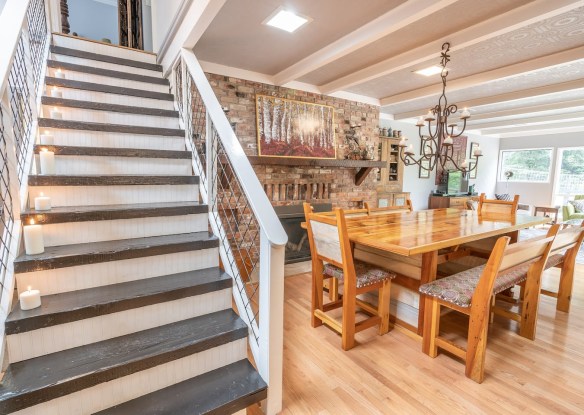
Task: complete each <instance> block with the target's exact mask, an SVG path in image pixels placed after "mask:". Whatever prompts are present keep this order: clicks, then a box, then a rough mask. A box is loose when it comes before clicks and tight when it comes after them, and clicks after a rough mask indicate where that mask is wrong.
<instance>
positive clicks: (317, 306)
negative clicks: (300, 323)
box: [310, 264, 323, 327]
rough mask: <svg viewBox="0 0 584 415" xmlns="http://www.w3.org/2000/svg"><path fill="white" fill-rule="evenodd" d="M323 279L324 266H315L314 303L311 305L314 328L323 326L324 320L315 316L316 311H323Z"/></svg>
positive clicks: (313, 282)
mask: <svg viewBox="0 0 584 415" xmlns="http://www.w3.org/2000/svg"><path fill="white" fill-rule="evenodd" d="M322 283H323V277H322V264H320V266H318V264H317V265H316V266H314V265H313V270H312V303H311V310H310V311H311V313H310V322H311V324H312V327H319V326H322V320H321V319H319V318H318V317H316V316H315V315H314V311H315V310H323V300H322V296H323V289H322Z"/></svg>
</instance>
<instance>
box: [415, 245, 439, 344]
mask: <svg viewBox="0 0 584 415" xmlns="http://www.w3.org/2000/svg"><path fill="white" fill-rule="evenodd" d="M437 272H438V251H432V252H426V253H424V254H422V274H421V278H420V285H422V284H426V283H428V282H432V281H434V280H435V279H436V273H437ZM419 307H420V308H419V310H418V334H419V335H420V336H421V335H422V333H423V330H424V313H425V309H426V307H425V301H424V298H423V297H422V296H421V295H420V304H419ZM424 348H426V345H425V344H424ZM427 352H428V351H427V350H424V353H427Z"/></svg>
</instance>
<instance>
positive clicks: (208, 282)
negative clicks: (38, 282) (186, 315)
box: [5, 267, 232, 335]
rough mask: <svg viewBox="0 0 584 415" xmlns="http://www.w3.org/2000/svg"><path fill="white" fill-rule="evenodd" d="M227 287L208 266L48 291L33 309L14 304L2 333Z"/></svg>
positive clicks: (226, 278)
mask: <svg viewBox="0 0 584 415" xmlns="http://www.w3.org/2000/svg"><path fill="white" fill-rule="evenodd" d="M215 274H216V275H215ZM185 279H188V280H190V281H189V282H190V283H189V284H187V282H186V281H185ZM169 282H170V283H174V284H170V285H171V286H170V287H164V288H160V285H162V283H169ZM231 286H232V279H231V277H230V276H229V275H228V274H226V273H225V272H222V271H220V270H219V268H218V267H212V268H204V269H199V270H193V271H186V272H182V273H177V274H171V275H162V276H158V277H153V278H146V279H142V280H134V281H129V282H123V283H118V284H111V285H107V286H100V287H94V288H86V289H83V290H76V291H69V292H65V293H59V294H51V295H48V296H43V298H42V301H43V305H41V307H39V308H36V309H34V310H28V311H22V310H21V309H20V305H19V304H18V303H17V304H16V306H15V307H14V309H13V310H12V311H11V312H10V314H9V315H8V318H7V319H6V321H5V332H6V335H14V334H19V333H26V332H29V331H33V330H38V329H43V328H47V327H53V326H56V325H60V324H66V323H71V322H74V321H79V320H84V319H88V318H94V317H99V316H103V315H108V314H113V313H119V312H123V311H127V310H131V309H135V308H139V307H145V306H150V305H154V304H160V303H164V302H169V301H176V300H180V299H182V298H187V297H195V296H198V295H203V294H207V293H210V292H215V291H220V290H224V289H227V288H230V287H231ZM112 290H113V293H112ZM129 293H132V294H131V295H130V294H129ZM71 297H73V298H74V301H71ZM91 297H94V298H93V299H92V298H91ZM95 297H97V298H95ZM75 300H76V301H75ZM58 301H60V302H61V304H62V303H66V304H67V303H68V304H69V307H68V308H62V309H58V308H55V306H54V304H55V303H56V302H58ZM47 303H48V304H49V306H48V307H50V308H52V311H47V312H46V313H44V314H41V313H42V312H43V311H46V308H47ZM43 307H44V309H43Z"/></svg>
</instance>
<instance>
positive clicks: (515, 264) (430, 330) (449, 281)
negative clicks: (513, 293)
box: [420, 228, 557, 383]
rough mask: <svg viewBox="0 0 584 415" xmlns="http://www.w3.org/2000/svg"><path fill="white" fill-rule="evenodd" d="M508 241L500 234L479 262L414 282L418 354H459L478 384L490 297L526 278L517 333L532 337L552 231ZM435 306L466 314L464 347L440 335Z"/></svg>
mask: <svg viewBox="0 0 584 415" xmlns="http://www.w3.org/2000/svg"><path fill="white" fill-rule="evenodd" d="M555 230H556V232H557V228H555ZM510 240H511V238H510V237H508V236H503V237H500V238H499V239H498V240H497V242H496V243H495V247H494V249H493V252H492V253H491V255H490V257H489V259H488V261H487V263H486V264H485V265H481V266H478V267H475V268H471V269H469V270H466V271H463V272H460V273H458V274H454V275H451V276H449V277H446V278H442V279H439V280H436V281H433V282H430V283H427V284H424V285H422V286H420V292H421V293H422V294H424V304H425V310H426V311H425V315H424V327H423V350H424V352H425V353H426V354H428V355H429V356H430V357H436V356H437V355H438V349H443V350H446V351H448V352H450V353H452V354H454V355H455V356H457V357H459V358H461V359H462V360H464V362H465V366H466V368H465V374H466V376H467V377H469V378H471V379H472V380H474V381H475V382H478V383H482V382H483V380H484V366H485V354H486V346H487V329H488V326H489V322H490V308H491V304H492V301H491V299H492V298H493V296H494V295H496V294H497V293H500V292H503V291H505V290H507V289H508V288H510V287H513V286H515V285H517V284H520V283H522V282H523V281H527V282H526V286H525V294H524V300H523V303H522V308H521V321H520V330H519V334H520V335H522V336H523V337H527V338H531V339H532V338H533V337H534V336H535V325H536V322H537V306H538V300H539V290H540V284H541V274H542V272H543V270H544V265H545V262H546V260H547V258H548V255H549V252H550V250H551V246H552V242H553V240H554V235H552V236H547V235H546V236H542V237H538V238H534V239H531V240H528V241H523V242H519V243H516V244H512V245H510V244H509V242H510ZM441 307H446V308H449V309H451V310H454V311H457V312H460V313H462V314H465V315H467V316H469V323H468V336H467V343H466V347H461V346H459V345H457V344H455V343H453V342H452V341H451V340H449V339H447V338H445V337H442V336H440V317H441V313H440V308H441Z"/></svg>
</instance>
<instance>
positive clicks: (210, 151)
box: [205, 111, 219, 212]
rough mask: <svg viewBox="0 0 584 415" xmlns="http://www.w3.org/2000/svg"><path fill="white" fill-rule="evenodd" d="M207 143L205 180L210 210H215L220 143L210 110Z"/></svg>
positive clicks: (206, 122) (206, 126)
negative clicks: (218, 143) (216, 137)
mask: <svg viewBox="0 0 584 415" xmlns="http://www.w3.org/2000/svg"><path fill="white" fill-rule="evenodd" d="M205 144H206V149H205V150H206V151H205V160H206V161H207V166H206V170H207V171H206V172H205V174H206V176H207V177H206V180H205V182H206V183H207V205H208V206H209V210H210V211H211V212H213V211H214V210H215V209H216V208H218V206H217V203H216V198H217V181H218V180H219V177H218V176H219V171H218V169H217V166H218V157H219V155H217V150H218V145H217V140H215V136H214V132H213V121H212V120H211V116H210V115H209V111H207V112H206V115H205Z"/></svg>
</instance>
